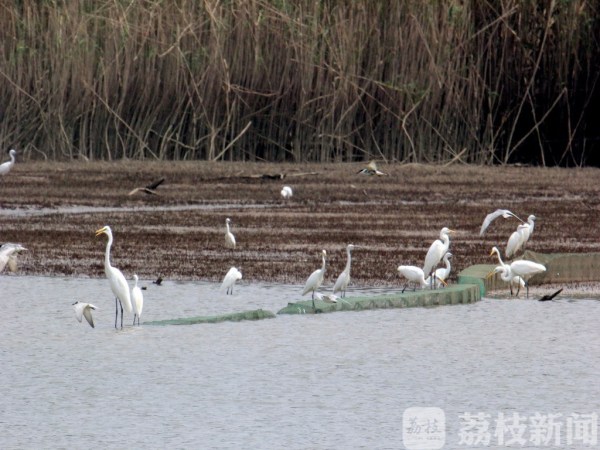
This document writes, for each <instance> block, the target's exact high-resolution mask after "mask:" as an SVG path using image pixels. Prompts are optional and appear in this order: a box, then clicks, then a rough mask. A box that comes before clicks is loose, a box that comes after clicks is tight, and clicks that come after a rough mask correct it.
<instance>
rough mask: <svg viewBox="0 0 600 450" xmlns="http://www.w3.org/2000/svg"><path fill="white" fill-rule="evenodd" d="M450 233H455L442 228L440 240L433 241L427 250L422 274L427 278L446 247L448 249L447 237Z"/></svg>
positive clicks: (448, 237) (445, 250)
mask: <svg viewBox="0 0 600 450" xmlns="http://www.w3.org/2000/svg"><path fill="white" fill-rule="evenodd" d="M450 233H455V231H454V230H451V229H449V228H447V227H444V228H442V230H441V231H440V238H439V239H436V240H435V241H433V244H431V246H430V247H429V250H427V255H425V264H424V265H423V272H424V273H425V274H427V275H428V276H429V275H431V273H432V272H433V270H434V269H435V268H436V266H437V265H438V264H439V263H440V261H441V260H442V258H443V257H444V255H445V254H446V252H447V251H448V247H450V236H448V235H449V234H450Z"/></svg>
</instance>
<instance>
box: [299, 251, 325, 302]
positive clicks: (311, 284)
mask: <svg viewBox="0 0 600 450" xmlns="http://www.w3.org/2000/svg"><path fill="white" fill-rule="evenodd" d="M321 254H322V258H323V265H322V266H321V268H320V269H317V270H315V271H314V272H313V273H311V274H310V276H309V277H308V279H307V280H306V283H305V284H304V289H303V290H302V295H306V294H307V293H309V292H310V291H312V301H313V309H314V308H315V291H316V290H317V289H319V287H320V286H321V284H323V280H324V279H325V265H326V259H325V258H326V257H327V252H326V251H325V250H323V251H322V252H321Z"/></svg>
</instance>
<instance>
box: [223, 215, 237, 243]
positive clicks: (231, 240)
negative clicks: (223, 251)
mask: <svg viewBox="0 0 600 450" xmlns="http://www.w3.org/2000/svg"><path fill="white" fill-rule="evenodd" d="M230 223H231V219H230V218H229V217H228V218H227V219H225V247H227V248H231V249H234V248H235V236H234V235H233V233H232V232H231V231H230V230H229V224H230Z"/></svg>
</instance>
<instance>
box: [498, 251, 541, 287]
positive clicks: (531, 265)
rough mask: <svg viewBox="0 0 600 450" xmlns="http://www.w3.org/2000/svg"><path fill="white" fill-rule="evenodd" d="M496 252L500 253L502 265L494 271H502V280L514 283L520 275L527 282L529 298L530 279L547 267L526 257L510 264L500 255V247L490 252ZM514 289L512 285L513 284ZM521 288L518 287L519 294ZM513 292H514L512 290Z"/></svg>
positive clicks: (499, 258) (499, 259)
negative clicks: (514, 279) (515, 278)
mask: <svg viewBox="0 0 600 450" xmlns="http://www.w3.org/2000/svg"><path fill="white" fill-rule="evenodd" d="M494 253H496V255H498V261H500V266H498V267H496V268H495V269H494V270H493V271H492V273H498V272H501V275H500V278H502V280H504V281H507V282H509V283H513V282H514V281H513V278H514V277H520V278H521V279H522V280H523V281H524V282H525V288H526V289H527V298H529V279H530V278H531V277H532V276H534V275H536V274H538V273H542V272H545V271H546V267H545V266H544V265H542V264H538V263H536V262H533V261H528V260H526V259H519V260H517V261H513V262H512V263H510V264H505V263H504V262H503V261H502V258H501V257H500V250H498V247H493V248H492V251H491V252H490V256H492V255H493V254H494ZM511 291H512V285H511ZM519 291H520V286H519V289H517V294H516V295H519ZM511 293H512V292H511Z"/></svg>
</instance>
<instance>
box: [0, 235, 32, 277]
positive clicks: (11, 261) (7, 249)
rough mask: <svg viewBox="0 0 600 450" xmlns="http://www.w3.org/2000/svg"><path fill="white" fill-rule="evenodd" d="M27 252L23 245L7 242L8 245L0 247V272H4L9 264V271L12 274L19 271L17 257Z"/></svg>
mask: <svg viewBox="0 0 600 450" xmlns="http://www.w3.org/2000/svg"><path fill="white" fill-rule="evenodd" d="M24 250H27V249H26V248H25V247H23V246H22V245H21V244H13V243H12V242H7V243H6V244H2V245H1V246H0V272H2V271H3V270H4V268H5V267H6V265H7V264H8V269H9V270H10V271H11V272H16V271H17V255H18V254H19V252H22V251H24Z"/></svg>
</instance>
